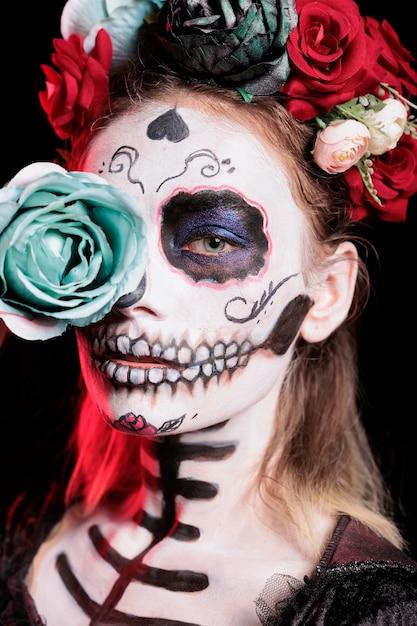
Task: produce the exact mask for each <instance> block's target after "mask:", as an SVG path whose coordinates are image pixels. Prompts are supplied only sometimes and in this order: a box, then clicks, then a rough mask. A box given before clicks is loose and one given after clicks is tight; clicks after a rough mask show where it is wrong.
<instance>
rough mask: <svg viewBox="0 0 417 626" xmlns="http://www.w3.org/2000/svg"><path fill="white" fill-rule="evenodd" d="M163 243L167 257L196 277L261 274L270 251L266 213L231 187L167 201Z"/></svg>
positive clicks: (224, 278) (211, 278)
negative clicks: (266, 228)
mask: <svg viewBox="0 0 417 626" xmlns="http://www.w3.org/2000/svg"><path fill="white" fill-rule="evenodd" d="M161 243H162V248H163V251H164V253H165V255H166V257H167V259H168V261H169V262H170V263H171V264H172V265H173V266H174V267H176V268H178V269H180V270H182V271H183V272H184V273H185V274H187V275H188V276H190V277H191V278H192V279H193V280H194V281H196V282H198V281H202V280H207V281H212V282H216V283H224V282H226V281H228V280H230V279H239V280H244V279H245V278H247V277H248V276H250V275H256V274H258V273H259V271H260V270H261V269H262V267H264V265H265V257H266V252H267V250H268V240H267V237H266V235H265V231H264V218H263V215H262V213H261V212H260V211H259V209H258V208H256V207H254V206H251V205H250V204H248V203H247V202H246V201H245V200H244V199H243V198H242V197H241V196H239V194H237V193H235V192H234V191H230V190H222V191H214V190H202V191H198V192H196V193H194V194H190V193H186V192H180V193H178V194H177V195H175V196H174V197H172V198H171V199H170V200H168V202H167V203H166V204H165V205H164V207H163V209H162V219H161Z"/></svg>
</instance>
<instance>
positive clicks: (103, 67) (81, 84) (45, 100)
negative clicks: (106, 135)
mask: <svg viewBox="0 0 417 626" xmlns="http://www.w3.org/2000/svg"><path fill="white" fill-rule="evenodd" d="M52 43H53V45H54V48H55V50H56V53H55V54H53V55H52V62H53V63H54V65H55V66H56V67H57V70H58V71H57V70H55V69H54V68H52V67H49V66H48V65H42V66H41V68H42V70H43V72H44V74H45V79H46V89H45V90H44V91H41V92H40V93H39V100H40V103H41V106H42V108H43V110H44V111H45V113H46V114H47V117H48V121H49V123H50V124H51V126H52V127H53V129H54V131H55V133H56V135H57V136H58V137H59V138H60V139H72V140H74V139H75V138H76V137H77V136H78V135H80V134H81V133H82V132H83V130H85V129H87V128H88V127H89V126H90V124H91V123H92V122H93V121H94V120H95V119H97V118H98V117H99V116H100V114H101V112H102V109H103V104H104V101H105V100H106V98H107V95H108V92H109V79H108V72H109V69H110V64H111V58H112V44H111V39H110V36H109V35H108V33H107V32H106V31H105V30H104V29H101V30H100V31H99V32H98V33H97V36H96V42H95V46H94V48H93V50H92V51H91V53H90V55H88V54H87V53H86V52H85V50H84V48H83V42H82V39H81V37H80V36H79V35H75V34H74V35H70V37H68V39H54V40H53V42H52Z"/></svg>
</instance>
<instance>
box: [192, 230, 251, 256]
mask: <svg viewBox="0 0 417 626" xmlns="http://www.w3.org/2000/svg"><path fill="white" fill-rule="evenodd" d="M211 242H212V243H214V244H215V245H217V243H219V244H223V245H222V247H221V249H220V250H218V249H216V248H213V249H211V250H210V249H207V248H206V243H207V244H208V245H211ZM199 245H200V246H201V248H200V247H199ZM238 247H239V246H237V245H236V244H233V243H231V242H230V241H229V240H228V239H226V238H225V237H219V236H218V235H205V236H203V237H196V238H195V239H193V240H191V241H190V242H188V243H186V244H185V245H184V246H182V247H181V250H186V251H188V252H192V253H194V254H202V255H205V256H220V255H221V254H227V253H228V252H232V251H233V250H236V248H238ZM225 248H226V249H225Z"/></svg>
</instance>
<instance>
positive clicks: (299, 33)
mask: <svg viewBox="0 0 417 626" xmlns="http://www.w3.org/2000/svg"><path fill="white" fill-rule="evenodd" d="M296 7H297V13H298V16H299V19H298V25H297V26H296V28H295V29H294V30H293V31H292V33H291V34H290V36H289V39H288V43H287V51H288V55H289V58H290V63H291V74H290V76H289V78H288V80H287V82H286V83H285V85H284V86H283V87H282V88H281V92H282V93H286V94H288V95H289V96H291V99H290V100H289V101H288V103H286V106H287V108H288V110H289V111H290V113H291V114H292V115H293V116H294V117H296V118H298V119H300V120H301V121H306V120H308V119H312V118H313V117H315V116H316V115H318V114H319V113H320V111H323V110H325V111H330V109H332V108H333V107H334V106H335V105H336V104H340V103H341V102H348V101H349V100H351V99H352V98H354V97H355V96H360V95H365V94H367V93H370V92H372V91H373V90H374V89H376V87H377V86H378V85H379V83H380V76H379V75H378V70H379V68H378V66H377V64H376V60H377V58H378V55H379V53H380V44H378V43H377V42H375V41H374V40H373V39H372V38H371V37H370V36H369V35H368V34H367V33H366V32H365V20H364V18H363V17H362V16H361V15H360V13H359V8H358V5H357V4H356V2H354V1H353V0H326V2H321V1H317V2H315V1H313V2H312V1H311V0H297V2H296Z"/></svg>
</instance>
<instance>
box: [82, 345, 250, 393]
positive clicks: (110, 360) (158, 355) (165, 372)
mask: <svg viewBox="0 0 417 626" xmlns="http://www.w3.org/2000/svg"><path fill="white" fill-rule="evenodd" d="M254 351H255V348H254V347H253V345H252V344H251V343H250V342H249V341H243V342H242V343H240V344H238V343H237V342H236V341H233V342H231V343H229V344H226V343H224V342H222V341H219V342H217V343H216V344H214V346H209V345H208V344H206V343H203V344H200V345H199V346H197V348H191V347H190V346H189V345H188V344H187V343H185V342H181V343H180V344H179V345H177V344H176V343H171V344H170V345H167V346H164V345H163V344H162V343H160V342H158V341H156V342H153V343H150V342H149V341H148V340H147V339H146V338H145V337H144V336H142V337H140V338H138V339H130V338H129V337H127V336H126V335H119V336H112V337H103V338H101V339H99V338H98V337H96V338H95V339H94V342H93V358H94V361H95V364H96V367H97V368H98V369H99V370H100V372H101V373H102V374H103V375H104V376H105V377H106V378H108V379H110V380H112V381H113V382H116V383H119V384H123V385H134V386H141V385H144V386H148V385H161V384H163V383H168V384H171V385H173V384H176V383H178V382H179V381H183V382H185V383H187V384H190V383H193V382H195V381H196V380H197V379H202V380H203V381H208V380H209V379H210V378H212V377H214V376H220V375H221V374H222V373H223V372H224V371H227V372H228V373H229V374H231V373H232V372H234V371H235V370H236V369H238V368H241V367H245V366H246V364H247V362H248V360H249V357H250V355H251V354H252V353H253V352H254Z"/></svg>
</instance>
